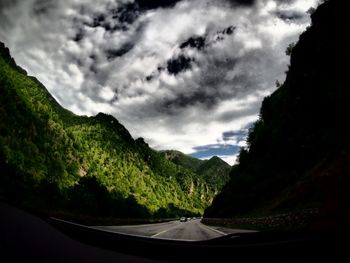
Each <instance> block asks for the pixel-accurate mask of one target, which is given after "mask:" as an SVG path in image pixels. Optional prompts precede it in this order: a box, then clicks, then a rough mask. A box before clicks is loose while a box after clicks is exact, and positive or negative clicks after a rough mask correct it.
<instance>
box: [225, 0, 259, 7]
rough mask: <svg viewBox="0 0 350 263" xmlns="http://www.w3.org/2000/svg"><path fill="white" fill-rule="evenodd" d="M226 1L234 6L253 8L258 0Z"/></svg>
mask: <svg viewBox="0 0 350 263" xmlns="http://www.w3.org/2000/svg"><path fill="white" fill-rule="evenodd" d="M226 1H227V2H229V3H230V4H232V5H233V6H237V5H242V6H251V5H253V4H254V3H255V1H256V0H226ZM257 1H258V0H257Z"/></svg>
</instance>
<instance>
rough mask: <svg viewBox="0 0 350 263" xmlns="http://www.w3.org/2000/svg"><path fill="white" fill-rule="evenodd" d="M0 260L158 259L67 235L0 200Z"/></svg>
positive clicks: (74, 262)
mask: <svg viewBox="0 0 350 263" xmlns="http://www.w3.org/2000/svg"><path fill="white" fill-rule="evenodd" d="M0 262H4V263H5V262H36V263H41V262H45V263H47V262H50V263H56V262H57V263H61V262H62V263H70V262H72V263H78V262H84V263H95V262H127V263H133V262H137V263H159V262H168V261H158V260H153V259H147V258H143V257H138V256H131V255H126V254H122V253H118V252H114V251H110V250H105V249H102V248H98V247H94V246H91V245H87V244H83V243H81V242H79V241H77V240H75V239H72V238H70V237H68V236H67V235H65V234H63V233H62V232H61V231H59V230H57V229H56V228H54V227H53V226H51V225H50V224H48V223H47V222H46V221H45V220H42V219H41V218H38V217H36V216H33V215H31V214H29V213H27V212H24V211H22V210H20V209H17V208H15V207H13V206H10V205H7V204H5V203H2V202H1V201H0Z"/></svg>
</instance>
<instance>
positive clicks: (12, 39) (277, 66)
mask: <svg viewBox="0 0 350 263" xmlns="http://www.w3.org/2000/svg"><path fill="white" fill-rule="evenodd" d="M136 2H137V3H136ZM136 2H135V1H134V0H117V1H115V0H101V1H99V2H98V4H96V1H93V0H80V1H79V0H74V1H71V0H61V1H54V0H22V1H20V0H17V1H10V0H3V1H2V3H1V4H0V23H1V28H0V40H1V41H3V42H5V44H6V45H7V46H8V47H9V48H10V50H11V53H12V55H13V56H14V57H15V59H16V61H17V63H18V64H19V65H21V66H22V67H24V68H25V69H26V70H27V71H28V72H29V74H31V75H34V76H36V77H37V78H38V79H39V80H40V81H42V82H43V84H44V85H45V86H46V87H47V88H48V90H49V91H50V92H51V94H52V95H53V96H54V97H55V98H56V99H57V100H58V101H59V102H60V103H61V104H62V105H63V106H64V107H66V108H68V109H70V110H72V111H73V112H75V113H77V114H84V115H93V114H96V113H98V112H106V113H110V114H113V115H114V116H115V117H116V118H118V119H119V120H120V121H121V123H123V124H124V125H125V126H126V127H127V129H128V130H129V131H130V132H131V134H132V135H133V136H134V137H139V136H141V137H144V138H145V139H146V141H148V142H149V144H150V145H151V146H152V147H154V148H156V149H177V150H180V151H183V152H185V153H192V154H194V155H196V152H197V150H196V149H199V148H198V147H200V146H206V145H211V147H214V146H213V145H216V144H218V145H221V146H222V147H224V146H225V145H227V144H229V143H232V144H233V145H234V146H235V147H236V148H234V149H233V150H232V153H231V154H229V153H228V152H227V149H226V152H225V154H221V155H220V152H218V154H217V155H219V156H220V157H222V158H224V160H226V161H227V162H229V163H233V162H234V159H235V156H237V151H238V149H239V146H244V140H238V139H237V138H231V139H227V138H226V139H225V137H224V136H223V134H224V133H225V132H230V131H233V132H234V131H236V132H237V131H242V130H244V132H243V133H244V134H246V133H247V129H246V127H247V125H248V124H250V123H252V122H253V121H255V120H256V119H257V116H258V112H259V108H260V103H261V100H262V99H263V97H264V96H266V95H268V94H270V93H271V92H272V91H274V89H275V84H274V83H275V81H276V80H279V81H283V79H284V71H285V70H286V69H287V64H288V57H287V56H286V55H285V49H286V47H287V45H288V44H289V43H291V42H295V41H297V39H298V35H299V34H300V33H301V32H302V31H303V30H304V29H305V27H306V26H308V24H309V23H310V21H309V15H308V14H307V10H308V9H309V8H310V7H311V6H313V7H315V6H316V5H317V3H318V1H317V0H294V1H278V0H261V1H259V0H256V1H251V2H252V3H253V2H254V4H251V5H243V6H240V5H232V4H229V2H234V1H213V0H212V1H211V0H183V1H168V2H169V3H168V4H164V5H163V6H158V8H157V7H154V6H153V7H150V6H142V5H139V4H138V1H136ZM238 2H239V1H238ZM240 138H241V137H240ZM209 148H210V147H209ZM209 148H208V149H209ZM201 149H202V148H201ZM203 149H204V148H203ZM210 149H211V148H210ZM223 152H224V151H223ZM207 157H208V158H209V157H210V151H209V150H208V156H207ZM201 158H202V157H201Z"/></svg>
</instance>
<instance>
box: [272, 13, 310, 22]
mask: <svg viewBox="0 0 350 263" xmlns="http://www.w3.org/2000/svg"><path fill="white" fill-rule="evenodd" d="M275 14H276V16H277V17H278V18H280V19H282V20H286V21H292V20H298V19H302V18H303V17H304V16H305V14H303V13H301V12H296V11H293V10H292V11H288V10H285V11H282V10H280V11H277V12H276V13H275Z"/></svg>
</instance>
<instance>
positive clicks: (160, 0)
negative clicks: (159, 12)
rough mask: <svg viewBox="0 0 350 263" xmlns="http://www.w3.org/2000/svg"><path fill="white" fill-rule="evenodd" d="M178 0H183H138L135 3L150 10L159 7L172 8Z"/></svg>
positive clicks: (142, 8)
mask: <svg viewBox="0 0 350 263" xmlns="http://www.w3.org/2000/svg"><path fill="white" fill-rule="evenodd" d="M178 2H181V0H136V1H135V4H136V5H137V6H138V7H139V8H140V9H141V10H150V9H157V8H170V7H173V6H174V5H176V4H177V3H178Z"/></svg>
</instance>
